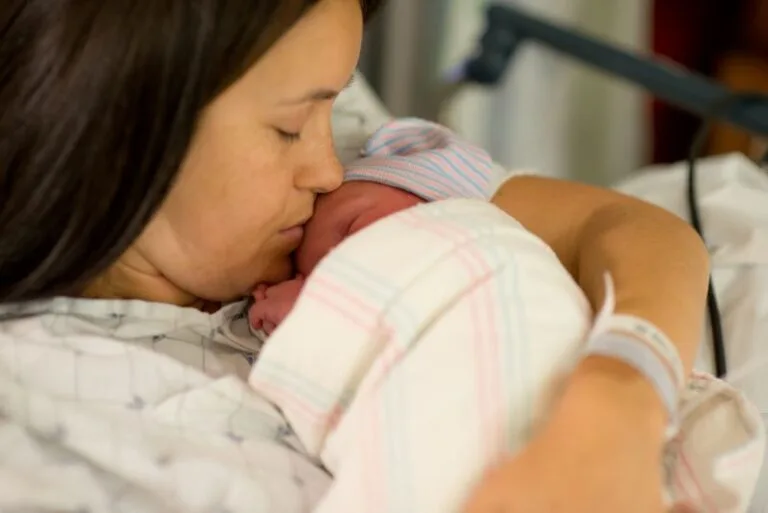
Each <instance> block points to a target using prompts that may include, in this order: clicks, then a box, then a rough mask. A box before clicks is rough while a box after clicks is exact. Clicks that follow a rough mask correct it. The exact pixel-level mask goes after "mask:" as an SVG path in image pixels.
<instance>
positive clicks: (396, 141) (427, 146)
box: [344, 118, 494, 201]
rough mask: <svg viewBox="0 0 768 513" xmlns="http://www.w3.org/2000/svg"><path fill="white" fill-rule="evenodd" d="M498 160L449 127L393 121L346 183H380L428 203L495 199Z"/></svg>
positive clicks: (353, 167)
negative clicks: (495, 168) (494, 166)
mask: <svg viewBox="0 0 768 513" xmlns="http://www.w3.org/2000/svg"><path fill="white" fill-rule="evenodd" d="M493 174H494V171H493V160H492V159H491V157H490V155H488V154H487V153H486V152H485V151H483V150H482V149H480V148H478V147H477V146H475V145H473V144H471V143H469V142H467V141H463V140H461V139H460V138H459V137H458V136H457V135H456V134H454V133H453V132H451V131H450V130H449V129H448V128H446V127H444V126H441V125H438V124H435V123H430V122H428V121H424V120H421V119H415V118H406V119H398V120H394V121H390V122H389V123H387V124H385V125H384V126H383V127H382V128H380V129H379V130H378V131H377V132H376V133H375V134H374V135H373V136H372V137H371V138H370V139H369V140H368V142H367V143H366V145H365V147H364V148H363V150H362V158H361V159H360V160H357V161H355V162H353V163H352V164H350V165H349V166H348V167H347V169H346V172H345V174H344V181H354V180H358V181H367V182H377V183H382V184H385V185H390V186H392V187H397V188H399V189H403V190H405V191H408V192H410V193H413V194H415V195H416V196H419V197H421V198H422V199H425V200H427V201H437V200H443V199H449V198H482V199H490V197H491V196H492V194H493V192H494V191H493V190H491V189H492V186H493V185H494V183H493V182H494V180H493Z"/></svg>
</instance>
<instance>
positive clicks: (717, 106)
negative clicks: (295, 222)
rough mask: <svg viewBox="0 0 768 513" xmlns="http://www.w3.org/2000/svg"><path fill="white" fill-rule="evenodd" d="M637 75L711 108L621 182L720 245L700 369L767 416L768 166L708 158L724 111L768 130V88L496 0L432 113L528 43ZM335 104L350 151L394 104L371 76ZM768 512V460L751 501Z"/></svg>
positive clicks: (741, 123)
mask: <svg viewBox="0 0 768 513" xmlns="http://www.w3.org/2000/svg"><path fill="white" fill-rule="evenodd" d="M527 42H530V43H534V44H539V45H543V46H544V47H547V48H550V49H552V50H554V51H557V52H559V53H561V54H564V55H565V56H567V57H570V58H574V59H576V60H578V61H581V62H582V63H584V64H586V65H589V66H592V67H594V68H597V69H598V70H601V71H603V72H606V73H608V74H611V75H614V76H616V77H618V78H620V79H623V80H627V81H630V82H631V83H633V84H636V85H637V86H639V87H642V88H644V89H646V90H647V91H648V92H650V93H651V94H653V95H655V96H656V97H658V98H659V99H661V100H665V101H667V102H669V103H671V104H674V105H677V106H679V107H682V108H684V109H686V110H689V111H691V112H692V113H695V114H698V115H699V116H701V117H702V118H704V122H703V125H702V130H701V132H700V134H699V136H698V137H697V138H696V141H695V143H694V145H693V147H692V148H691V156H690V158H689V159H688V162H683V163H679V164H675V165H668V166H654V167H650V168H647V169H644V170H639V171H638V172H637V173H635V174H633V176H632V177H631V178H630V179H629V180H627V181H625V182H623V183H620V184H617V185H616V188H617V189H618V190H620V191H622V192H624V193H627V194H630V195H634V196H636V197H639V198H642V199H644V200H646V201H650V202H652V203H655V204H657V205H659V206H661V207H663V208H666V209H668V210H670V211H672V212H674V213H676V214H677V215H679V216H680V217H682V218H684V219H686V220H688V221H689V222H691V223H692V224H694V226H695V227H696V228H697V229H698V230H699V232H700V234H701V235H702V237H703V238H704V240H705V241H706V243H707V245H708V247H709V248H710V252H711V255H712V285H711V294H710V301H709V319H708V321H709V322H708V326H707V328H708V329H707V330H706V338H707V340H706V342H705V343H704V344H703V345H702V351H701V354H700V357H699V359H698V362H697V367H698V368H699V369H700V370H703V371H706V372H710V373H713V374H718V375H720V376H724V377H725V378H726V379H727V380H729V381H731V382H732V383H734V384H735V385H736V386H738V387H739V388H741V389H742V390H743V391H744V392H745V393H746V394H747V395H748V396H749V397H750V398H751V399H752V400H753V401H754V402H755V403H756V404H757V405H758V407H759V408H760V410H761V412H762V414H763V418H764V420H765V421H766V424H767V425H768V174H766V173H765V172H764V170H763V169H762V168H761V167H760V165H759V163H754V162H752V161H750V160H749V159H748V158H747V157H745V156H743V155H724V156H719V157H714V158H706V159H700V158H699V154H700V152H701V150H702V147H703V143H704V141H705V140H706V135H707V131H708V125H709V124H710V123H711V121H713V120H724V121H727V122H729V123H731V124H734V125H736V126H738V127H741V128H742V129H744V130H747V131H749V132H752V133H755V134H757V135H762V136H768V97H767V96H765V95H761V94H743V93H740V94H734V93H733V92H731V91H729V90H727V89H726V88H724V87H722V86H721V85H719V84H717V83H715V82H712V81H710V80H708V79H706V78H704V77H702V76H698V75H695V74H693V73H691V72H689V71H687V70H684V69H681V68H679V67H676V66H675V65H673V64H671V63H667V62H661V61H658V60H654V59H651V58H648V57H643V56H639V55H635V54H632V53H629V52H626V51H623V50H620V49H618V48H615V47H612V46H611V45H609V44H607V43H605V42H602V41H599V40H596V39H593V38H591V37H589V36H587V35H585V34H582V33H580V32H578V31H576V30H573V29H569V28H567V27H563V26H559V25H556V24H554V23H550V22H548V21H546V20H543V19H540V18H537V17H535V16H532V15H530V14H528V13H526V12H525V11H523V10H520V9H517V8H514V7H512V6H509V5H506V4H505V5H491V6H490V7H489V8H488V10H487V17H486V29H485V31H484V35H483V37H482V39H481V41H480V44H479V45H478V49H477V51H476V53H475V54H474V55H473V56H471V57H470V58H469V59H468V60H467V61H465V62H463V63H461V65H460V66H458V67H456V68H455V69H453V70H451V72H450V73H449V74H448V75H447V77H446V81H445V84H444V87H443V88H442V90H441V91H439V92H438V94H435V95H434V97H435V98H437V100H436V101H435V102H434V104H433V106H432V116H433V119H438V118H439V113H440V109H441V108H443V107H444V106H445V104H446V102H449V101H450V99H451V98H452V97H453V95H454V94H455V93H456V92H458V91H459V90H460V89H461V88H462V87H464V86H465V85H467V84H481V85H484V86H488V87H493V86H494V85H495V84H497V83H498V82H499V81H500V80H501V79H502V77H503V76H504V75H505V73H506V71H507V69H508V68H509V65H510V63H511V62H512V61H513V58H514V55H515V53H516V51H517V50H519V48H520V47H521V45H523V44H524V43H527ZM352 89H353V90H351V91H350V92H349V94H347V95H346V96H344V97H342V98H341V99H340V101H339V104H338V106H337V109H336V112H335V114H334V116H335V118H336V119H335V120H334V125H335V129H336V130H337V131H339V133H338V134H337V141H339V144H340V147H339V148H338V149H339V151H340V154H341V155H342V158H344V156H345V155H346V156H347V158H348V159H351V158H353V157H354V153H355V151H356V148H359V144H362V141H364V140H365V138H367V137H368V135H370V134H371V133H372V132H373V131H375V129H376V128H377V127H378V126H380V125H381V124H382V123H383V122H384V121H386V119H388V116H389V115H388V114H387V112H386V110H385V109H384V107H383V106H382V105H381V103H380V102H379V101H378V99H377V98H376V97H375V95H374V94H373V93H372V91H371V90H370V89H369V88H368V86H367V84H366V83H365V81H364V79H362V78H361V79H360V80H359V81H358V82H357V84H356V86H355V87H353V88H352ZM752 511H754V512H755V513H757V512H763V511H766V512H768V465H766V468H764V472H763V476H762V478H761V481H760V483H759V484H758V492H757V497H756V499H755V506H754V509H753V510H752Z"/></svg>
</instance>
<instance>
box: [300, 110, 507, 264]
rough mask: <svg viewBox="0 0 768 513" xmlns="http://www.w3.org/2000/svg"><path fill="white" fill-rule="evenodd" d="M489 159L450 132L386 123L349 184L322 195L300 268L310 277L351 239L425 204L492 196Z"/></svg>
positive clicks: (410, 122) (415, 123)
mask: <svg viewBox="0 0 768 513" xmlns="http://www.w3.org/2000/svg"><path fill="white" fill-rule="evenodd" d="M493 176H494V167H493V161H492V160H491V158H490V156H489V155H488V154H487V153H486V152H484V151H483V150H481V149H480V148H477V147H475V146H474V145H472V144H470V143H468V142H466V141H462V140H461V139H459V138H457V137H456V136H455V134H453V132H451V131H450V130H448V129H447V128H445V127H443V126H440V125H436V124H434V123H429V122H426V121H422V120H418V119H399V120H393V121H391V122H389V123H387V124H385V125H384V126H383V127H382V128H381V129H379V131H377V132H376V134H374V135H373V136H372V137H371V138H370V139H369V141H368V142H367V143H366V145H365V147H364V148H363V151H362V158H361V159H360V160H358V161H356V162H353V163H352V164H351V165H350V166H349V167H348V168H347V169H346V172H345V175H344V179H345V183H344V185H342V186H341V187H340V188H339V189H337V190H336V191H334V192H332V193H330V194H327V195H325V196H321V197H320V198H319V199H318V201H317V205H316V210H315V215H314V217H313V218H312V219H311V220H310V221H309V223H307V225H306V227H305V232H304V242H303V243H302V245H301V246H300V247H299V249H298V250H297V252H296V267H297V271H298V272H299V273H300V274H303V275H308V274H309V273H310V272H312V270H313V269H314V268H315V266H316V265H317V263H318V262H319V261H320V260H321V259H322V258H323V257H324V256H325V255H327V254H328V252H329V251H330V250H331V249H333V248H334V247H336V246H337V245H338V244H339V243H340V242H341V241H342V240H344V239H345V238H346V237H348V236H349V235H352V234H353V233H355V232H357V231H359V230H361V229H362V228H364V227H366V226H369V225H371V224H372V223H374V222H375V221H377V220H379V219H381V218H382V217H386V216H388V215H391V214H394V213H395V212H398V211H400V210H404V209H406V208H409V207H412V206H414V205H417V204H418V203H422V202H424V201H437V200H443V199H448V198H481V199H484V200H487V199H489V198H490V194H491V183H492V181H493Z"/></svg>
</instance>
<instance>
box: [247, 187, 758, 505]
mask: <svg viewBox="0 0 768 513" xmlns="http://www.w3.org/2000/svg"><path fill="white" fill-rule="evenodd" d="M591 327H592V312H591V308H590V305H589V303H588V301H587V299H586V298H585V296H584V294H583V293H582V291H581V290H580V288H579V287H578V285H577V284H576V283H575V282H574V281H573V279H572V278H571V276H570V275H569V274H568V272H567V271H566V270H565V269H564V268H563V267H562V265H561V264H560V262H559V261H558V259H557V257H556V255H555V254H554V253H553V252H552V251H551V250H550V249H549V248H548V247H547V246H546V245H545V244H544V243H543V242H542V241H540V240H539V239H538V238H536V237H535V236H533V235H532V234H530V233H529V232H527V231H526V230H525V229H524V228H523V227H522V226H521V225H519V223H517V222H516V221H515V220H514V219H512V218H511V217H509V216H508V215H506V214H505V213H504V212H502V211H501V210H499V209H497V208H496V207H494V206H493V205H491V204H488V203H487V202H483V201H477V200H448V201H442V202H435V203H429V204H425V205H421V206H418V207H416V208H413V209H409V210H406V211H404V212H400V213H398V214H395V215H393V216H390V217H388V218H386V219H384V220H382V221H379V222H378V223H376V224H374V225H372V226H371V227H369V228H368V229H366V230H363V231H362V232H360V233H359V234H357V235H355V236H353V237H351V238H349V239H347V240H346V241H345V242H344V243H342V244H341V246H339V247H338V248H337V249H336V250H335V251H333V252H332V253H331V254H330V255H329V256H328V257H327V258H326V259H325V260H324V261H323V262H321V264H320V265H319V266H318V268H317V269H316V270H315V271H314V273H313V274H312V275H311V276H310V277H309V278H308V281H307V283H306V286H305V289H304V291H303V292H302V295H301V297H300V298H299V301H298V302H297V304H296V306H295V308H294V309H293V311H292V313H291V314H290V315H289V317H288V318H287V319H286V320H285V321H284V322H283V324H281V325H280V327H279V328H278V329H277V331H276V332H275V333H274V334H273V335H272V337H271V338H270V339H269V340H268V341H267V343H266V345H265V347H264V348H263V350H262V352H261V355H260V357H259V359H258V361H257V363H256V364H255V366H254V368H253V371H252V373H251V376H250V384H251V386H252V387H254V388H255V389H256V390H257V391H258V392H260V393H261V394H262V395H264V396H266V397H267V398H269V399H270V400H271V401H272V402H274V403H275V404H276V405H277V406H278V407H279V408H280V409H281V411H282V412H283V414H284V415H285V416H286V418H287V419H288V421H289V423H290V424H291V426H292V428H293V429H294V430H295V432H296V434H297V436H298V437H299V438H300V439H301V441H302V444H303V446H304V447H305V449H306V450H307V451H308V452H309V454H310V455H311V456H312V457H315V458H318V459H319V460H320V461H321V462H322V464H323V465H325V467H326V468H327V469H328V470H329V471H330V472H331V473H332V474H333V476H334V483H333V485H332V486H331V487H330V489H329V491H328V492H327V494H326V495H325V496H324V498H323V499H322V500H321V502H320V504H318V506H317V508H316V511H318V512H321V513H326V512H328V513H330V512H333V513H343V512H360V511H365V512H366V513H378V512H380V513H384V512H387V513H395V512H397V513H402V512H411V511H414V512H415V511H418V512H420V513H432V512H434V513H445V512H452V511H453V512H457V511H460V509H461V506H462V504H463V503H464V501H465V500H466V498H467V497H468V495H469V493H470V492H471V490H472V488H473V486H474V485H475V484H476V483H477V481H478V479H479V478H480V477H481V476H482V473H483V471H484V470H485V469H487V468H488V467H489V466H490V465H491V464H493V463H494V462H495V461H498V459H499V458H500V457H502V456H504V455H509V454H514V453H515V452H516V451H518V450H519V449H520V448H521V447H522V446H523V445H524V444H525V443H526V442H527V441H528V440H529V439H530V437H531V435H532V433H533V432H534V431H535V429H536V427H537V425H538V424H539V422H540V421H541V419H542V417H543V416H544V415H545V414H546V412H547V410H548V408H549V407H550V405H551V404H552V400H553V399H554V398H555V395H556V393H557V390H558V387H559V385H561V384H562V381H563V379H564V377H565V376H567V375H568V373H569V371H570V370H571V369H572V368H573V366H574V365H575V364H576V363H577V362H578V360H579V359H580V356H581V353H582V350H583V345H584V342H585V340H586V339H587V337H588V335H589V332H590V329H591ZM318 333H321V334H323V338H322V339H321V340H320V339H318V337H317V334H318ZM682 414H683V417H682V423H681V429H680V431H679V433H678V435H677V436H676V437H675V438H674V439H673V440H671V441H670V442H669V444H668V447H667V449H668V450H667V457H666V459H665V467H666V476H667V493H668V496H669V497H668V499H669V500H670V501H674V502H679V501H685V502H688V503H690V504H692V505H693V506H695V507H696V510H700V511H728V512H731V511H733V512H736V511H745V510H746V506H747V504H748V501H749V498H750V496H751V493H752V491H753V488H754V482H755V479H756V477H757V473H758V471H759V466H760V460H761V457H762V449H763V443H764V440H763V438H764V434H763V432H762V429H761V427H760V426H761V425H760V421H759V416H758V414H757V412H756V411H755V409H754V408H753V407H752V406H751V405H750V404H749V403H747V402H746V401H745V400H744V399H743V398H742V396H741V395H740V394H738V393H737V392H736V391H735V390H733V389H732V388H730V387H728V386H727V385H725V384H724V383H722V382H720V381H717V380H715V379H713V378H711V377H708V376H703V375H701V376H695V377H694V378H693V379H692V381H691V386H690V387H689V388H688V390H686V392H685V394H684V398H683V408H682Z"/></svg>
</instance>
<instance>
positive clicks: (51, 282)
mask: <svg viewBox="0 0 768 513" xmlns="http://www.w3.org/2000/svg"><path fill="white" fill-rule="evenodd" d="M317 1H318V0H57V1H55V2H51V1H49V0H2V1H0V302H9V301H18V300H26V299H35V298H43V297H50V296H53V295H57V294H71V293H74V292H75V291H77V290H78V289H79V287H81V286H82V285H83V284H84V283H85V282H87V281H88V280H90V279H92V278H93V277H94V276H95V275H96V274H98V273H100V272H102V271H103V270H104V269H106V268H107V267H108V266H109V265H110V264H111V263H113V261H114V260H115V259H116V258H118V257H119V255H120V254H122V253H123V252H124V251H125V250H126V249H127V248H128V247H129V246H130V244H131V243H132V242H133V241H134V240H135V239H136V237H138V235H139V234H140V233H141V230H142V229H143V228H144V226H145V225H146V224H147V222H148V221H149V219H150V218H151V216H152V215H153V213H154V212H155V211H156V209H157V208H158V206H159V205H160V203H161V202H162V200H163V199H164V197H165V195H166V193H167V191H168V189H169V187H170V186H171V184H172V182H173V180H174V177H175V176H176V173H177V171H178V169H179V167H180V165H181V163H182V160H183V159H184V156H185V154H186V153H187V149H188V146H189V143H190V140H191V137H192V134H193V132H194V129H195V124H196V121H197V119H198V117H199V115H200V113H201V111H202V110H203V109H204V108H205V106H206V105H207V104H208V103H210V102H211V100H212V99H213V98H214V97H215V96H216V95H217V94H218V93H219V92H221V91H222V90H223V89H224V88H226V87H227V86H228V85H230V84H231V83H232V81H234V80H235V79H236V78H237V77H238V76H239V75H240V74H241V73H242V72H243V71H244V70H245V69H246V68H247V67H248V65H249V64H250V63H252V62H253V61H254V60H255V59H257V58H258V57H259V56H260V55H261V54H263V53H264V51H266V49H268V48H269V46H271V45H272V44H273V43H274V42H275V41H276V40H277V39H278V38H279V37H280V36H281V34H283V33H284V32H285V31H286V30H287V29H288V28H289V27H290V26H291V25H292V24H293V23H295V22H296V20H298V19H299V18H300V17H301V16H302V15H303V13H304V12H305V11H306V10H307V9H308V8H309V7H311V6H312V5H313V4H314V3H316V2H317ZM379 3H381V0H361V5H362V7H363V11H364V13H365V14H366V16H368V15H369V14H371V12H373V10H374V9H375V8H376V7H377V6H378V4H379ZM308 51H309V49H308Z"/></svg>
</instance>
